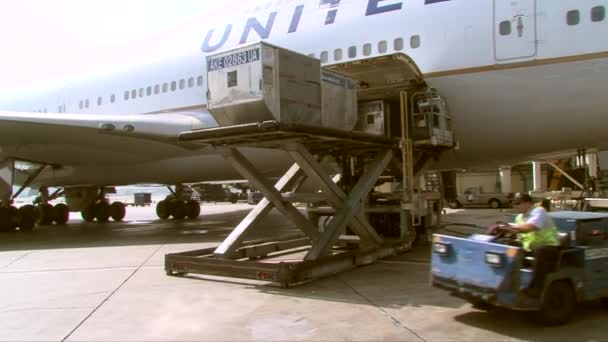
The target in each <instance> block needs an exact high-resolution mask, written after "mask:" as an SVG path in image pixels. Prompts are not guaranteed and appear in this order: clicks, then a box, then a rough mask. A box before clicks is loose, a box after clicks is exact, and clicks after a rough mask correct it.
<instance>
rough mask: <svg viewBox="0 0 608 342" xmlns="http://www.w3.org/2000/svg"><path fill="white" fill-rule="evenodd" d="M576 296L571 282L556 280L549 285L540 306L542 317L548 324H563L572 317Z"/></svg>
mask: <svg viewBox="0 0 608 342" xmlns="http://www.w3.org/2000/svg"><path fill="white" fill-rule="evenodd" d="M575 306H576V297H575V296H574V291H572V287H571V286H570V284H569V283H567V282H565V281H555V282H553V283H551V285H549V288H548V289H547V291H546V293H545V295H544V297H543V300H542V303H541V308H540V312H539V313H540V319H541V321H542V322H543V323H544V324H546V325H561V324H564V323H566V322H568V320H570V317H572V314H573V313H574V308H575Z"/></svg>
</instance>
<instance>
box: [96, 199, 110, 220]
mask: <svg viewBox="0 0 608 342" xmlns="http://www.w3.org/2000/svg"><path fill="white" fill-rule="evenodd" d="M95 218H96V219H97V222H99V223H106V222H108V220H109V219H110V205H109V204H108V203H107V202H105V201H101V202H99V203H97V204H96V205H95Z"/></svg>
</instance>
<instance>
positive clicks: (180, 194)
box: [156, 185, 201, 220]
mask: <svg viewBox="0 0 608 342" xmlns="http://www.w3.org/2000/svg"><path fill="white" fill-rule="evenodd" d="M175 188H176V190H175V191H173V190H171V189H170V190H171V192H172V194H171V195H169V196H167V197H166V198H165V199H164V200H162V201H160V202H158V203H157V204H156V215H157V216H158V218H160V219H161V220H166V219H168V218H169V217H173V218H174V219H176V220H182V219H184V218H189V219H195V218H197V217H199V216H200V214H201V204H200V202H199V201H197V200H194V199H192V195H191V193H189V192H188V191H187V188H186V187H184V186H183V185H178V186H176V187H175ZM184 198H188V199H187V200H184Z"/></svg>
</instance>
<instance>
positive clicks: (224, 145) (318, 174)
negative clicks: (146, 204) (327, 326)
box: [165, 121, 411, 287]
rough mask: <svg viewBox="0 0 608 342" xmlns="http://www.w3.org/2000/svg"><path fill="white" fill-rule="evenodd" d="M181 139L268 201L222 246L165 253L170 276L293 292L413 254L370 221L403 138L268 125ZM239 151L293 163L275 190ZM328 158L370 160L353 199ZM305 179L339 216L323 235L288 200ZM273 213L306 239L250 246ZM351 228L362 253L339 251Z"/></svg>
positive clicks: (206, 132)
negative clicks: (208, 148) (287, 256)
mask: <svg viewBox="0 0 608 342" xmlns="http://www.w3.org/2000/svg"><path fill="white" fill-rule="evenodd" d="M180 140H181V141H183V142H190V143H200V144H209V145H212V146H214V147H215V148H216V149H218V150H219V151H220V152H221V153H222V155H223V156H224V158H226V160H228V161H229V162H230V163H231V164H232V165H233V166H234V168H235V169H236V170H237V171H238V172H239V173H240V174H241V175H242V176H243V177H245V178H247V180H249V182H251V184H252V185H253V186H255V187H256V188H257V189H258V190H259V191H260V192H262V194H263V195H264V196H265V198H264V199H263V200H261V201H260V202H259V203H258V204H257V205H256V206H255V208H254V209H253V210H252V211H251V212H250V213H249V214H248V215H247V216H246V217H245V218H244V219H243V220H242V221H241V223H240V224H239V225H238V226H237V227H236V228H235V229H234V230H233V231H232V233H231V234H230V235H229V236H228V237H227V238H226V239H225V240H224V241H223V242H222V243H221V244H220V245H219V247H217V248H208V249H203V250H196V251H189V252H183V253H175V254H167V255H166V256H165V270H166V272H167V274H168V275H181V274H186V273H198V274H206V275H216V276H228V277H236V278H248V279H257V280H264V281H270V282H273V283H277V284H280V285H282V286H284V287H287V286H290V285H294V284H298V283H302V282H306V281H309V280H312V279H315V278H319V277H323V276H327V275H331V274H334V273H337V272H341V271H344V270H347V269H350V268H353V267H356V266H359V265H364V264H369V263H372V262H374V261H375V260H377V259H379V258H384V257H387V256H390V255H394V254H397V253H400V252H402V251H405V250H407V249H409V248H410V247H411V241H409V240H408V239H407V238H401V239H385V238H382V237H381V236H380V235H379V234H378V233H377V232H376V230H375V229H374V228H373V227H372V226H371V225H370V224H369V222H368V220H367V218H366V215H365V212H366V211H365V203H366V196H367V194H368V193H369V192H370V191H371V189H372V188H373V187H374V185H375V184H376V181H377V180H378V178H379V177H380V176H381V175H382V173H383V172H384V170H385V169H386V167H387V165H388V164H389V162H390V161H391V159H392V158H393V153H394V151H395V150H396V149H397V148H398V144H399V141H398V140H397V139H389V138H385V137H379V136H375V135H370V134H365V133H359V132H345V131H340V130H335V129H329V128H319V127H311V126H302V125H286V124H282V123H278V122H276V121H266V122H262V123H255V124H245V125H236V126H225V127H218V128H212V129H204V130H196V131H191V132H185V133H182V134H181V135H180ZM239 147H248V148H249V147H255V148H267V149H278V150H284V151H286V152H287V153H288V154H289V155H290V156H291V157H292V158H293V160H294V162H295V163H294V164H293V166H292V167H291V168H290V169H289V170H288V171H287V172H286V173H285V174H284V175H283V176H282V177H281V178H280V180H279V181H278V182H277V183H276V184H275V185H274V186H273V185H272V183H271V182H270V181H269V180H268V179H266V178H265V177H264V176H263V175H262V173H261V172H259V171H258V170H257V169H256V168H255V166H254V165H253V164H252V163H251V162H250V161H249V160H248V159H247V158H246V157H245V156H244V155H243V154H241V152H239V150H238V148H239ZM328 155H342V156H350V157H356V158H358V159H359V160H363V161H364V164H365V167H364V170H365V171H364V172H363V175H362V176H361V177H360V178H359V179H358V181H357V182H356V184H355V185H354V186H353V187H352V188H351V189H350V191H348V193H347V192H345V191H343V190H342V189H341V188H340V187H339V186H338V185H337V184H336V183H334V181H333V180H332V178H331V176H330V175H329V174H328V173H327V172H326V171H325V170H324V168H323V167H322V166H321V160H322V158H324V156H328ZM306 178H308V179H309V180H310V181H312V182H313V183H314V185H315V186H316V187H318V188H319V189H321V190H322V195H323V196H324V199H325V200H326V201H327V202H328V203H329V204H330V205H331V206H332V207H333V208H334V209H335V215H334V218H333V220H332V221H331V223H330V224H329V225H328V226H327V227H325V228H324V229H322V231H320V229H319V227H318V226H317V222H312V221H311V220H309V219H308V218H307V217H306V216H305V215H304V214H302V213H301V212H300V211H299V210H298V209H297V208H296V207H295V206H294V205H293V204H292V203H291V202H290V200H291V199H290V196H288V195H287V194H284V193H285V192H290V193H294V192H295V191H296V190H297V189H298V188H299V186H300V185H301V184H302V183H303V181H304V180H305V179H306ZM317 195H318V194H317ZM299 200H301V198H300V199H299ZM273 208H276V209H277V210H278V211H279V212H281V213H282V214H283V215H284V216H286V217H287V218H288V219H290V220H291V222H293V223H294V224H295V225H296V227H297V228H299V229H300V230H301V232H302V234H301V235H299V236H294V237H291V238H288V239H284V240H275V241H271V240H266V241H262V242H259V241H258V242H254V243H245V242H244V236H245V233H246V232H250V231H252V230H254V229H256V228H259V227H260V225H259V223H260V221H261V220H262V219H263V218H264V217H265V216H266V215H267V214H268V213H269V212H270V211H271V210H272V209H273ZM347 226H348V227H350V229H351V230H352V232H353V233H354V234H355V235H356V237H355V238H354V239H353V237H352V236H351V238H350V239H349V241H350V242H353V241H354V242H355V245H357V246H358V248H355V249H352V248H351V249H339V248H337V243H338V242H339V240H340V237H341V236H342V235H343V234H344V233H345V231H346V227H347ZM348 245H350V246H352V245H353V244H352V243H350V244H348ZM305 247H306V248H305ZM302 250H305V251H306V254H305V255H304V257H303V258H301V259H299V260H296V261H294V260H293V259H291V260H283V261H281V260H280V258H278V257H276V256H277V254H284V253H286V252H290V251H292V252H298V251H300V252H301V251H302ZM273 257H274V258H273Z"/></svg>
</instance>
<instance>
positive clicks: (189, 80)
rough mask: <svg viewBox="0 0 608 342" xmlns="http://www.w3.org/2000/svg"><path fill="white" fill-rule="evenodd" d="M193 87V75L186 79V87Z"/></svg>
mask: <svg viewBox="0 0 608 342" xmlns="http://www.w3.org/2000/svg"><path fill="white" fill-rule="evenodd" d="M192 87H194V77H190V78H189V79H188V88H192Z"/></svg>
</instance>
